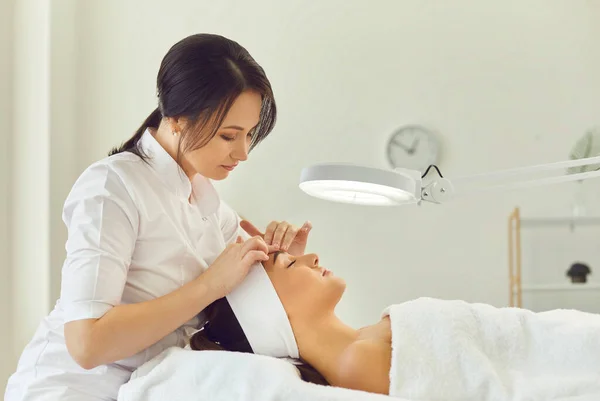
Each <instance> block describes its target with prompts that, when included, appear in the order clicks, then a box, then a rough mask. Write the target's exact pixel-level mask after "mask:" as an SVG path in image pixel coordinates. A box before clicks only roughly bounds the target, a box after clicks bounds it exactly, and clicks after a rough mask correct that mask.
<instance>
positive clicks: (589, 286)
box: [521, 283, 600, 292]
mask: <svg viewBox="0 0 600 401" xmlns="http://www.w3.org/2000/svg"><path fill="white" fill-rule="evenodd" d="M521 290H522V291H529V292H532V291H594V290H600V284H596V283H582V284H569V283H567V284H531V285H523V286H522V287H521Z"/></svg>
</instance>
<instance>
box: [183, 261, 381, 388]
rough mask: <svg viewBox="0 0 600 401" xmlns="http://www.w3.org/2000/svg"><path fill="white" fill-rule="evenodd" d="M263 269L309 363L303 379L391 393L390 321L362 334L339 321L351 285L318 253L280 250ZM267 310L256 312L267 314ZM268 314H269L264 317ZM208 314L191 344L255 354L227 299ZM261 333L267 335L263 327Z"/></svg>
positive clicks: (216, 303) (197, 348) (193, 346)
mask: <svg viewBox="0 0 600 401" xmlns="http://www.w3.org/2000/svg"><path fill="white" fill-rule="evenodd" d="M263 265H264V269H265V270H266V272H267V274H268V277H269V278H270V281H271V283H272V286H273V287H274V288H275V290H276V292H277V295H278V297H279V299H280V300H281V303H282V304H283V308H284V309H285V312H286V313H287V317H288V319H289V322H290V324H291V327H292V330H293V335H294V337H295V340H296V342H297V347H298V350H299V356H300V358H301V360H302V361H303V362H304V363H303V364H302V365H299V366H298V368H299V370H300V372H301V374H302V377H303V379H304V380H307V381H311V382H314V383H318V384H331V385H333V386H338V387H345V388H350V389H360V390H365V391H370V392H377V393H383V394H387V393H388V390H389V378H388V376H389V370H390V357H391V356H390V354H391V329H390V322H389V318H388V317H386V318H384V319H383V320H381V321H380V322H379V323H377V324H374V325H372V326H368V327H364V328H362V329H359V330H355V329H353V328H351V327H349V326H348V325H346V324H344V323H343V322H342V321H340V319H338V318H337V316H336V315H335V313H334V309H335V307H336V305H337V303H338V302H339V300H340V299H341V297H342V295H343V293H344V290H345V288H346V283H345V282H344V280H343V279H342V278H340V277H336V276H334V275H333V273H331V272H330V271H328V270H326V269H324V268H322V267H320V266H319V259H318V257H317V255H314V254H307V255H303V256H300V257H294V256H291V255H289V254H288V253H283V252H276V253H273V254H271V255H270V258H269V260H268V261H266V262H264V263H263ZM246 300H248V298H246ZM265 306H266V305H260V306H257V308H261V310H264V309H263V308H265ZM267 313H268V312H267V311H266V310H265V312H264V314H265V315H266V314H267ZM206 314H207V320H208V321H209V323H208V324H207V325H206V326H205V330H202V331H199V332H197V333H196V334H195V335H194V336H193V337H192V339H191V340H190V345H191V347H192V349H195V350H209V349H213V350H214V349H219V348H224V349H226V350H229V351H238V352H252V348H251V346H250V344H249V343H248V341H247V339H246V336H245V334H244V332H243V331H242V329H241V327H240V324H239V323H238V320H237V319H236V317H235V315H234V314H233V312H232V311H231V308H230V305H229V303H228V302H227V300H226V299H225V298H222V299H220V300H218V301H217V302H215V303H213V304H212V305H211V306H209V308H208V310H207V311H206ZM261 331H262V333H265V332H264V329H263V330H261ZM265 334H266V333H265ZM217 343H218V344H220V346H221V347H219V346H218V345H217ZM313 368H314V369H316V372H315V370H314V369H313Z"/></svg>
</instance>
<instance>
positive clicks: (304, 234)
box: [240, 220, 312, 256]
mask: <svg viewBox="0 0 600 401" xmlns="http://www.w3.org/2000/svg"><path fill="white" fill-rule="evenodd" d="M240 227H242V228H243V229H244V231H246V232H247V233H248V234H250V235H252V236H260V237H261V238H264V240H265V243H266V244H267V245H273V246H274V247H275V248H277V249H278V250H281V251H285V252H287V253H289V254H290V255H294V256H302V255H304V251H305V250H306V243H307V242H308V234H309V233H310V230H311V229H312V224H311V223H310V221H307V222H306V223H304V224H303V225H302V227H300V228H298V227H296V226H294V225H292V224H290V223H288V222H287V221H272V222H271V224H269V225H268V226H267V231H266V232H265V233H264V234H263V233H261V232H260V230H259V229H258V228H256V227H255V226H254V225H253V224H252V223H250V222H249V221H247V220H242V221H241V222H240Z"/></svg>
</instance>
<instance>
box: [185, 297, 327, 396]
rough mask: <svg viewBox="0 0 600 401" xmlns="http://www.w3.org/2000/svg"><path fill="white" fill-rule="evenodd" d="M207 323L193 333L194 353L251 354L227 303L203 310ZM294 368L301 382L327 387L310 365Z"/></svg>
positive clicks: (223, 301)
mask: <svg viewBox="0 0 600 401" xmlns="http://www.w3.org/2000/svg"><path fill="white" fill-rule="evenodd" d="M205 314H206V320H207V323H206V324H205V325H204V327H203V328H202V330H200V331H198V332H196V333H194V335H193V336H192V338H191V339H190V347H191V348H192V349H193V350H196V351H235V352H248V353H253V351H252V347H251V346H250V343H249V342H248V339H247V338H246V335H245V334H244V331H243V330H242V327H241V326H240V323H239V322H238V320H237V318H236V317H235V315H234V313H233V310H232V309H231V306H230V305H229V302H227V299H226V298H221V299H218V300H216V301H215V302H213V303H212V304H210V305H209V306H208V307H207V308H206V309H205ZM300 362H301V364H300V365H296V368H298V370H299V371H300V376H301V377H302V380H304V381H307V382H310V383H316V384H321V385H324V386H329V383H328V382H327V380H325V378H324V377H323V376H322V375H321V374H320V373H319V372H318V371H317V370H316V369H315V368H313V367H312V366H311V365H309V364H308V363H306V362H305V361H302V360H301V361H300Z"/></svg>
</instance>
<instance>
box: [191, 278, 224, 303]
mask: <svg viewBox="0 0 600 401" xmlns="http://www.w3.org/2000/svg"><path fill="white" fill-rule="evenodd" d="M207 273H208V272H204V273H202V274H201V275H200V276H198V277H197V278H196V280H195V282H196V283H195V284H196V291H195V292H196V294H198V296H199V299H198V303H199V304H200V305H201V306H204V307H206V306H208V305H210V304H212V303H213V302H215V301H216V300H217V299H219V298H222V296H221V295H220V294H221V292H220V291H219V289H218V288H216V286H215V285H214V283H212V280H211V275H210V274H207ZM202 309H204V308H202Z"/></svg>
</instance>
